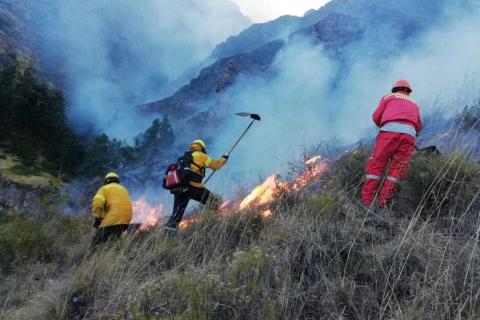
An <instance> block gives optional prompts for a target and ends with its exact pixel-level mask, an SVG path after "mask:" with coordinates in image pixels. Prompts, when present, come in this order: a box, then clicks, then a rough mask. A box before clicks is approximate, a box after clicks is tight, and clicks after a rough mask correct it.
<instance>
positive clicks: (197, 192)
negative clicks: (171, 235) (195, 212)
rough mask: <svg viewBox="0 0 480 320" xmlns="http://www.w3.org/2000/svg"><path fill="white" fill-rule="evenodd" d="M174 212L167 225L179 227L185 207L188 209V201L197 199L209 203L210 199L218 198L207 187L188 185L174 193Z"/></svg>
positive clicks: (202, 202)
mask: <svg viewBox="0 0 480 320" xmlns="http://www.w3.org/2000/svg"><path fill="white" fill-rule="evenodd" d="M174 195H175V196H174V200H173V212H172V215H171V216H170V219H168V222H167V224H166V227H168V228H177V226H178V224H179V223H180V221H182V218H183V214H184V213H185V209H187V206H188V202H189V201H190V200H195V201H198V202H200V203H201V204H207V202H208V201H212V200H213V199H216V198H215V196H214V195H213V194H212V193H211V192H210V191H209V190H208V189H206V188H196V187H188V188H187V189H183V190H181V191H179V192H176V193H174Z"/></svg>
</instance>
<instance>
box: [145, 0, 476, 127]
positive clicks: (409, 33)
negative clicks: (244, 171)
mask: <svg viewBox="0 0 480 320" xmlns="http://www.w3.org/2000/svg"><path fill="white" fill-rule="evenodd" d="M472 3H473V2H471V1H468V0H466V1H459V2H458V3H457V4H455V5H452V4H451V3H450V2H449V1H444V0H442V1H423V2H422V3H416V2H414V1H412V0H402V1H400V2H398V1H391V0H388V1H366V0H362V1H340V0H334V1H331V2H330V3H328V4H327V5H325V6H324V7H322V8H320V9H319V10H311V11H309V12H307V13H306V14H305V16H304V17H302V18H300V17H292V16H285V17H281V18H278V19H276V20H274V21H271V22H268V23H262V24H254V25H252V26H251V27H250V28H248V29H247V30H245V31H243V32H242V33H240V34H239V35H238V36H233V37H230V38H228V39H227V40H226V41H225V42H223V43H221V44H219V45H218V46H217V47H216V48H215V50H214V51H213V52H212V55H211V57H210V59H212V60H215V59H217V60H216V62H214V63H212V64H211V65H209V66H207V67H205V68H204V69H203V70H201V71H200V73H199V75H198V76H197V77H196V78H194V79H193V80H191V82H190V83H189V84H187V85H185V86H183V87H182V88H181V89H180V90H179V91H177V92H176V93H174V94H173V95H171V96H169V97H167V98H164V99H162V100H159V101H155V102H151V103H147V104H144V105H141V106H140V110H141V112H143V113H153V114H156V113H160V114H171V115H175V116H177V115H179V114H182V115H183V116H182V119H184V120H185V117H184V116H185V115H188V116H187V118H189V119H191V118H195V117H196V113H197V112H202V113H205V112H208V111H210V112H212V113H220V114H221V113H222V111H223V110H219V109H218V106H219V104H218V103H216V101H218V99H219V94H221V93H222V92H225V91H226V90H227V89H228V88H229V87H230V86H232V84H234V83H235V82H236V81H238V79H240V78H241V77H245V79H246V78H248V77H249V75H251V74H256V75H261V74H264V75H266V76H267V75H268V74H269V72H270V71H273V70H272V68H270V67H271V66H272V64H273V63H274V61H275V58H276V56H277V53H278V52H280V51H281V50H282V49H285V48H286V47H289V46H291V45H293V44H295V43H297V42H298V41H302V40H303V39H307V41H310V42H311V43H312V44H314V45H315V46H318V47H319V48H323V49H324V50H326V52H327V53H328V54H329V55H330V56H331V57H332V58H334V59H337V60H339V61H343V62H342V63H343V64H344V65H343V67H342V68H341V69H340V70H339V71H338V72H339V76H338V77H341V75H340V73H341V74H345V73H346V72H348V64H351V63H352V62H354V61H355V60H358V59H366V58H367V57H365V56H363V57H359V56H358V55H356V54H355V50H358V48H360V47H361V50H362V53H365V54H368V59H371V60H372V62H373V63H376V64H380V63H381V61H385V60H387V59H388V58H389V57H390V56H391V55H394V54H396V53H397V52H398V48H399V47H404V48H410V47H412V46H414V45H415V41H416V39H418V38H419V37H421V35H422V34H424V33H425V32H427V31H428V30H430V29H431V28H434V27H435V26H436V25H437V23H438V22H439V21H442V19H444V18H445V14H446V12H448V10H453V9H455V10H465V9H466V8H468V6H469V5H472ZM354 43H356V45H353V44H354ZM370 43H375V44H376V45H374V46H373V45H370ZM379 44H381V46H380V45H379ZM215 108H217V109H215ZM206 109H207V110H206ZM177 118H178V117H177ZM189 119H186V121H187V122H188V121H189Z"/></svg>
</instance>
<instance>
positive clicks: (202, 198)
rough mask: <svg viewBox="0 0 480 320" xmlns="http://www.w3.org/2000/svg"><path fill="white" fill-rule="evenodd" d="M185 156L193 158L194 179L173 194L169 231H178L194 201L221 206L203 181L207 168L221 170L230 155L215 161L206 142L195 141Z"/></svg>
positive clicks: (167, 228)
mask: <svg viewBox="0 0 480 320" xmlns="http://www.w3.org/2000/svg"><path fill="white" fill-rule="evenodd" d="M185 156H189V157H191V158H190V159H191V161H190V162H191V164H190V171H191V172H192V174H191V176H192V177H191V179H189V186H187V187H183V188H180V190H176V191H174V192H172V193H173V194H174V200H173V212H172V215H171V216H170V219H169V220H168V222H167V224H166V226H165V228H166V230H167V231H174V230H176V228H177V226H178V224H179V223H180V221H181V220H182V217H183V214H184V213H185V209H187V205H188V202H189V201H190V200H192V199H193V200H195V201H198V202H200V203H202V204H207V203H210V204H212V205H213V206H214V207H215V206H218V205H220V200H219V199H218V198H217V197H215V196H214V195H213V194H212V193H211V192H210V191H209V190H208V189H207V188H205V185H204V184H203V182H202V180H203V178H204V177H205V170H206V168H210V169H212V170H218V169H220V168H221V167H223V165H224V164H225V163H226V162H227V160H228V155H223V156H222V157H221V158H220V159H218V160H214V159H212V158H210V157H209V156H208V155H207V151H206V145H205V142H203V141H202V140H195V141H193V142H192V143H191V144H190V147H189V151H188V152H187V153H186V154H185ZM185 156H184V157H185Z"/></svg>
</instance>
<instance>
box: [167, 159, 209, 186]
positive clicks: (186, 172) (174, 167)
mask: <svg viewBox="0 0 480 320" xmlns="http://www.w3.org/2000/svg"><path fill="white" fill-rule="evenodd" d="M193 152H195V151H188V152H186V153H185V154H184V155H183V156H182V157H180V158H179V159H178V161H177V163H172V164H170V165H169V166H168V167H167V170H166V171H165V174H164V176H163V183H162V185H163V188H164V189H167V190H172V189H177V188H181V187H186V186H188V185H189V183H190V182H197V183H201V182H202V180H203V177H204V176H205V168H202V167H200V166H199V165H197V164H196V163H195V162H194V161H193ZM192 164H193V165H194V166H196V167H197V168H198V169H199V171H197V172H194V171H192V170H191V165H192Z"/></svg>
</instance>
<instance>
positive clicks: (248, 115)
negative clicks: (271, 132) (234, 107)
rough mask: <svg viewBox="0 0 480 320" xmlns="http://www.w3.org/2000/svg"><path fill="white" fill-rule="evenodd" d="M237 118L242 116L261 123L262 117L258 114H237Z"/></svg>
mask: <svg viewBox="0 0 480 320" xmlns="http://www.w3.org/2000/svg"><path fill="white" fill-rule="evenodd" d="M235 114H236V115H237V116H240V117H249V118H251V119H253V120H257V121H261V120H262V118H261V117H260V115H258V114H256V113H248V112H239V113H235Z"/></svg>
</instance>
